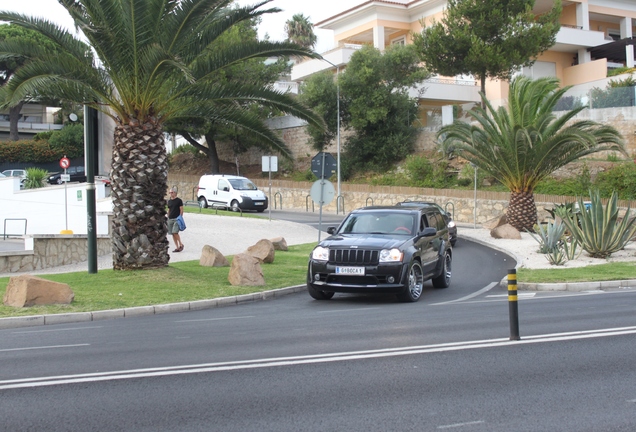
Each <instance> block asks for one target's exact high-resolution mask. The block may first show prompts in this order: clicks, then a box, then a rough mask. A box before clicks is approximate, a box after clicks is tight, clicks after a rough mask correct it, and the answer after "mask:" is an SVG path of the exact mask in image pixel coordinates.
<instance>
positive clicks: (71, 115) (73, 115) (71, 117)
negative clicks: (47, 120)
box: [68, 113, 77, 122]
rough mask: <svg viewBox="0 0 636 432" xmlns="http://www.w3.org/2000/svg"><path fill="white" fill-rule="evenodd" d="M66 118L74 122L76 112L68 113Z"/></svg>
mask: <svg viewBox="0 0 636 432" xmlns="http://www.w3.org/2000/svg"><path fill="white" fill-rule="evenodd" d="M68 119H69V120H70V121H72V122H76V121H77V114H75V113H70V114H69V115H68Z"/></svg>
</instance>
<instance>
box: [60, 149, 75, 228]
mask: <svg viewBox="0 0 636 432" xmlns="http://www.w3.org/2000/svg"><path fill="white" fill-rule="evenodd" d="M70 166H71V161H70V160H69V159H68V158H67V157H66V156H64V157H63V158H62V159H60V168H62V169H63V170H64V174H62V175H60V179H61V180H62V181H63V182H64V220H65V221H66V228H65V229H63V230H62V231H61V232H60V234H73V231H71V230H69V229H68V196H67V194H68V193H67V190H66V184H67V183H68V181H69V180H70V175H69V174H66V168H68V167H70Z"/></svg>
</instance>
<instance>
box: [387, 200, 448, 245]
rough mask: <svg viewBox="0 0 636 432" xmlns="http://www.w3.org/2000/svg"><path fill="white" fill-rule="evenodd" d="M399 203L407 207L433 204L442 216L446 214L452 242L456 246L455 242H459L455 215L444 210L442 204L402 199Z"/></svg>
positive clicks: (445, 217)
mask: <svg viewBox="0 0 636 432" xmlns="http://www.w3.org/2000/svg"><path fill="white" fill-rule="evenodd" d="M397 205H399V206H407V207H419V206H433V207H436V208H437V209H439V211H440V213H441V214H442V216H444V219H445V220H446V226H447V227H448V236H449V237H450V242H451V244H452V245H453V246H455V243H457V224H456V223H455V221H454V220H453V216H452V215H451V214H450V213H449V212H447V211H446V210H444V209H443V208H442V207H441V206H439V205H438V204H437V203H434V202H432V201H402V202H400V203H397Z"/></svg>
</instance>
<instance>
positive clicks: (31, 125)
mask: <svg viewBox="0 0 636 432" xmlns="http://www.w3.org/2000/svg"><path fill="white" fill-rule="evenodd" d="M62 127H63V125H61V124H54V123H40V122H25V121H20V122H18V132H20V133H24V134H34V135H35V134H36V133H38V132H44V131H49V130H59V129H62ZM9 128H10V124H9V122H8V121H0V132H9Z"/></svg>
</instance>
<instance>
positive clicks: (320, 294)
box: [307, 284, 334, 300]
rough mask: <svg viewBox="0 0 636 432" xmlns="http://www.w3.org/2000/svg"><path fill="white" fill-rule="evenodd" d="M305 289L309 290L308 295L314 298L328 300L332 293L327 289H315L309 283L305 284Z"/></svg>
mask: <svg viewBox="0 0 636 432" xmlns="http://www.w3.org/2000/svg"><path fill="white" fill-rule="evenodd" d="M307 291H308V292H309V295H310V296H312V297H313V298H314V299H316V300H329V299H330V298H331V297H333V294H334V293H332V292H328V291H320V290H317V289H316V288H314V287H312V286H311V285H309V284H307Z"/></svg>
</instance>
